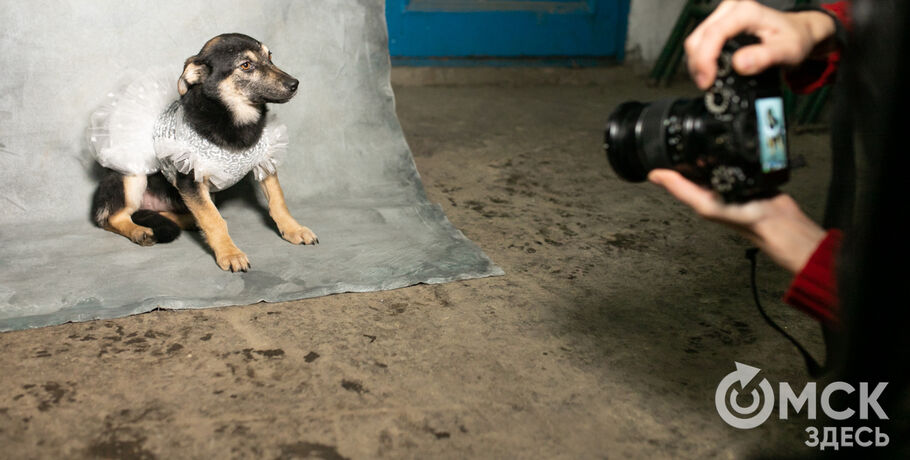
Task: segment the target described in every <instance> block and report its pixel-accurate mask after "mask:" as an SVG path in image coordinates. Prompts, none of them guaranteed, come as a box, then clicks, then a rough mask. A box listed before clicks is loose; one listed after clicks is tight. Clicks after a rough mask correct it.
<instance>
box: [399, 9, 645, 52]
mask: <svg viewBox="0 0 910 460" xmlns="http://www.w3.org/2000/svg"><path fill="white" fill-rule="evenodd" d="M628 17H629V0H386V20H387V22H388V27H389V49H390V52H391V54H392V56H393V57H395V58H437V57H442V58H446V57H449V58H451V57H461V58H465V57H493V58H515V57H595V58H604V57H609V58H615V59H616V60H621V59H622V57H623V50H624V49H625V41H626V28H627V26H628Z"/></svg>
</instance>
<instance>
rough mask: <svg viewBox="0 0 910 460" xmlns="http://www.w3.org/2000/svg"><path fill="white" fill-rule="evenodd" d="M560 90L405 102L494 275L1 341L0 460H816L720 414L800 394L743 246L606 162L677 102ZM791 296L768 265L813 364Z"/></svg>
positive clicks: (623, 85)
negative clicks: (635, 102)
mask: <svg viewBox="0 0 910 460" xmlns="http://www.w3.org/2000/svg"><path fill="white" fill-rule="evenodd" d="M512 72H514V71H512ZM531 72H538V71H531ZM561 72H569V73H571V71H561ZM494 73H495V72H494ZM518 80H519V81H521V79H518ZM557 80H558V82H560V83H563V84H561V85H551V84H550V83H552V81H550V80H546V79H544V81H541V80H540V79H534V78H532V79H530V80H528V81H531V82H534V83H535V84H534V85H523V84H520V83H519V84H514V83H511V84H502V83H504V81H502V80H499V81H496V80H495V79H494V80H493V81H494V83H493V84H490V83H489V82H487V83H484V82H483V81H482V79H481V80H475V81H474V83H475V84H474V85H472V86H433V87H422V86H410V85H406V86H398V87H397V88H396V94H397V97H398V99H397V101H398V105H397V108H398V113H399V115H400V117H401V123H402V125H403V127H404V131H405V133H406V135H407V138H408V140H409V142H410V145H411V148H412V150H413V152H414V156H415V160H416V162H417V166H418V169H419V170H420V173H421V175H422V177H423V180H424V184H425V185H426V188H427V192H428V194H429V196H430V199H431V200H433V201H435V202H439V203H441V205H442V206H443V208H445V211H446V213H447V215H448V216H449V219H450V220H451V221H452V222H453V223H454V224H455V225H456V226H457V227H458V228H460V229H462V230H463V231H464V233H465V234H466V235H467V236H468V237H469V238H471V239H472V240H473V241H475V242H476V243H477V244H478V245H480V246H481V247H482V248H483V249H484V250H485V251H486V252H487V254H488V255H489V256H490V257H491V258H492V259H493V260H494V261H496V262H497V263H498V264H499V265H500V266H501V267H502V268H503V269H504V270H505V272H506V276H502V277H497V278H489V279H481V280H472V281H464V282H456V283H450V284H444V285H435V286H415V287H411V288H406V289H399V290H396V291H388V292H377V293H369V294H344V295H335V296H330V297H323V298H317V299H309V300H304V301H299V302H287V303H280V304H256V305H250V306H244V307H229V308H216V309H207V310H200V311H157V312H152V313H149V314H144V315H138V316H133V317H128V318H122V319H118V320H112V321H96V322H89V323H81V324H66V325H62V326H57V327H48V328H43V329H38V330H31V331H20V332H12V333H5V334H0V376H2V377H0V446H2V448H0V457H4V458H48V457H67V458H79V457H95V458H335V459H337V458H357V459H361V458H376V457H392V458H742V457H746V456H750V455H754V454H765V455H778V454H784V453H790V454H803V455H805V454H808V453H811V451H810V449H809V448H808V447H805V446H804V445H803V441H804V440H805V437H804V436H805V433H804V431H803V430H804V429H805V427H806V426H807V424H808V422H807V421H805V420H801V419H790V420H785V421H777V420H775V418H772V420H774V421H769V422H768V423H766V424H764V425H762V426H761V427H759V428H757V429H754V430H749V431H740V430H736V429H733V428H730V427H728V426H727V425H726V424H724V422H722V421H721V419H720V418H719V417H718V415H717V412H716V411H715V409H714V404H713V398H714V390H715V388H716V386H717V384H718V382H719V381H720V380H721V378H723V377H724V376H725V375H726V374H727V373H729V372H731V371H732V370H733V369H734V361H739V362H743V363H747V364H750V365H753V366H756V367H759V368H761V369H763V371H764V374H763V375H765V376H767V377H768V379H769V380H770V381H772V382H777V381H788V382H790V383H791V385H793V386H794V387H795V388H796V387H798V388H801V387H802V383H804V382H805V381H806V374H805V371H804V369H803V365H802V362H801V359H800V357H799V355H798V354H797V353H796V352H795V350H794V349H793V348H792V347H791V346H790V345H789V344H788V343H787V342H785V341H784V340H783V339H782V338H781V337H780V336H779V335H778V334H777V333H776V332H774V331H772V330H771V329H770V328H769V327H767V326H766V325H765V324H764V323H763V322H762V320H761V319H760V317H759V316H758V313H757V312H756V310H755V307H754V306H753V304H752V300H751V298H750V292H749V280H748V265H747V262H746V260H745V259H744V258H743V250H744V249H745V248H746V246H747V244H746V243H745V241H744V240H743V239H741V238H739V237H737V236H735V235H734V234H733V233H731V232H730V231H728V230H726V229H724V228H721V227H719V226H715V225H709V224H706V223H704V222H702V221H700V220H699V219H697V218H695V217H693V216H692V215H691V214H690V213H689V212H688V210H687V209H685V208H683V207H682V206H681V205H679V204H677V203H675V202H674V201H673V200H672V199H671V198H670V197H669V196H668V195H666V194H665V193H664V192H663V191H662V190H659V189H658V188H656V187H654V186H651V185H648V184H638V185H633V184H628V183H625V182H622V181H620V180H619V179H617V178H616V177H615V175H614V174H613V173H612V171H611V170H610V169H609V167H608V166H607V163H606V160H605V159H604V156H603V153H602V150H601V143H602V132H601V130H602V127H603V125H604V121H605V119H606V116H607V115H608V114H609V112H610V111H611V110H612V108H613V107H615V106H616V105H617V104H618V103H620V102H622V101H624V100H627V99H633V98H637V99H642V100H652V99H655V98H659V97H666V96H668V95H678V94H681V93H688V94H692V90H691V89H680V88H677V89H675V90H672V91H671V90H654V89H649V88H647V87H646V86H645V85H644V84H643V83H642V82H641V81H640V80H639V79H636V78H635V77H634V75H633V72H632V71H630V70H628V69H627V68H615V69H609V70H607V71H600V73H598V74H597V78H595V79H594V80H593V81H592V80H591V79H588V78H575V77H572V76H571V75H570V77H568V78H559V79H557ZM454 81H456V82H457V78H455V79H454ZM509 81H513V82H514V79H512V78H510V79H509ZM443 83H452V81H449V80H447V81H444V82H443ZM679 86H680V87H683V86H685V85H679ZM827 145H828V142H827V135H826V134H801V135H797V136H795V137H794V138H793V139H792V144H791V147H792V148H793V150H794V151H797V152H800V153H803V154H804V155H806V157H807V159H808V161H809V167H808V168H803V169H800V170H798V171H796V172H795V174H794V181H793V183H792V184H791V186H790V187H789V190H790V191H791V192H792V193H793V194H794V195H795V196H796V197H797V198H798V199H799V200H800V201H801V202H803V203H804V204H805V205H806V207H807V209H808V210H809V211H810V213H811V214H813V215H815V216H817V215H818V213H819V212H820V209H821V204H822V201H823V193H821V191H822V190H824V184H825V183H826V180H827V177H826V176H827V172H828V163H827V154H826V151H827ZM787 283H788V277H787V275H786V274H785V273H783V272H781V271H780V270H777V269H776V268H775V267H773V266H772V264H771V263H770V262H769V261H768V260H767V259H766V258H765V259H762V260H761V262H760V286H761V292H762V295H763V296H764V299H765V302H766V305H767V307H768V309H769V310H770V311H771V312H772V315H774V316H775V317H777V318H779V319H780V321H781V322H782V323H783V324H785V325H786V326H787V329H788V330H789V331H790V332H791V333H792V334H793V335H795V336H797V337H798V338H800V339H801V340H803V341H805V342H806V343H807V344H808V346H809V348H810V349H811V350H813V351H815V352H816V353H820V349H821V341H820V334H819V333H818V330H817V326H816V325H815V324H814V323H813V321H812V320H810V319H808V318H807V317H804V316H803V315H802V314H800V313H798V312H796V311H794V310H793V309H791V308H789V307H787V306H784V305H782V304H781V303H780V302H777V301H776V300H777V299H778V298H779V297H780V296H781V295H782V293H783V291H784V289H785V288H786V286H787Z"/></svg>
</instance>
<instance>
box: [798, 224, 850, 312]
mask: <svg viewBox="0 0 910 460" xmlns="http://www.w3.org/2000/svg"><path fill="white" fill-rule="evenodd" d="M842 239H843V234H842V233H841V232H840V230H829V231H828V234H827V235H825V238H824V239H823V240H822V242H821V243H820V244H819V245H818V247H817V248H816V249H815V252H814V253H813V254H812V256H811V257H810V258H809V261H808V262H806V266H805V267H803V269H802V271H800V272H799V274H797V275H796V278H794V279H793V283H792V284H790V289H789V290H788V291H787V293H786V294H785V295H784V302H786V303H788V304H790V305H793V306H794V307H796V308H799V309H800V310H802V311H804V312H805V313H807V314H809V315H810V316H812V317H814V318H815V319H817V320H819V321H822V322H826V323H829V324H836V323H837V268H836V262H837V253H838V251H839V250H840V246H841V241H842Z"/></svg>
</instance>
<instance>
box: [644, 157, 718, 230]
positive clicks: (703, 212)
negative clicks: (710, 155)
mask: <svg viewBox="0 0 910 460" xmlns="http://www.w3.org/2000/svg"><path fill="white" fill-rule="evenodd" d="M648 180H650V181H651V182H653V183H655V184H657V185H660V186H661V187H663V188H665V189H666V190H667V191H668V192H670V194H671V195H673V196H674V197H676V199H677V200H679V201H681V202H682V203H683V204H686V205H688V206H689V207H690V208H692V209H693V210H694V211H695V212H696V213H698V214H699V215H700V216H702V217H706V218H716V217H717V216H718V214H719V209H720V207H721V206H722V204H721V203H720V202H719V201H718V198H717V196H715V195H714V192H712V191H710V190H708V189H705V188H703V187H700V186H698V185H696V184H695V183H693V182H692V181H690V180H688V179H686V178H685V177H683V176H682V175H681V174H679V173H678V172H676V171H673V170H669V169H655V170H653V171H651V172H650V173H649V174H648Z"/></svg>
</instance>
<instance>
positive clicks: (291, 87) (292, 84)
mask: <svg viewBox="0 0 910 460" xmlns="http://www.w3.org/2000/svg"><path fill="white" fill-rule="evenodd" d="M299 84H300V82H299V81H298V80H293V81H291V82H290V83H288V84H287V87H288V90H289V91H297V85H299Z"/></svg>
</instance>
